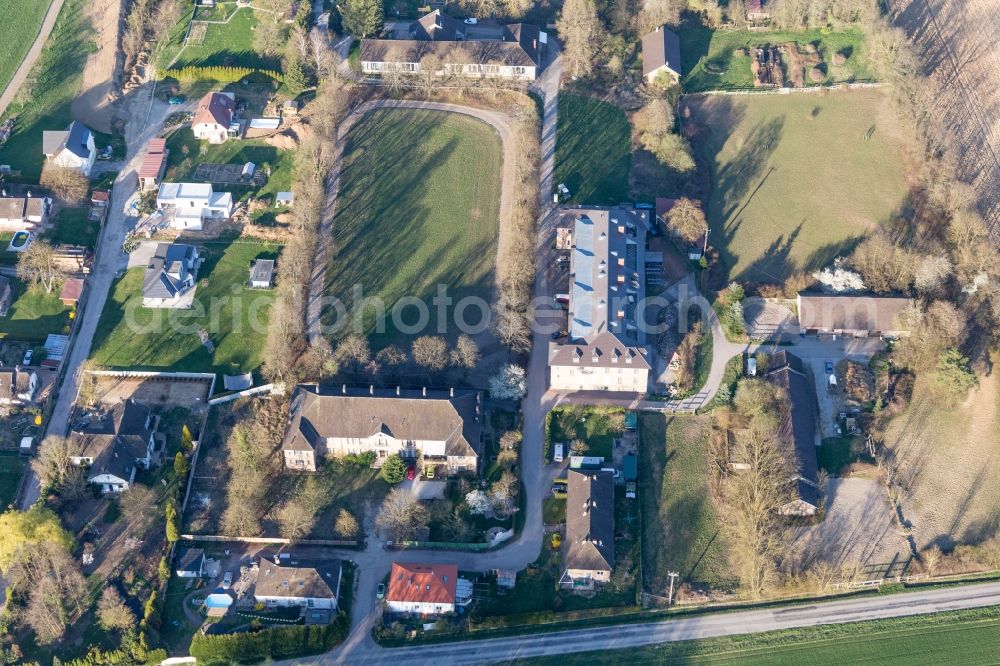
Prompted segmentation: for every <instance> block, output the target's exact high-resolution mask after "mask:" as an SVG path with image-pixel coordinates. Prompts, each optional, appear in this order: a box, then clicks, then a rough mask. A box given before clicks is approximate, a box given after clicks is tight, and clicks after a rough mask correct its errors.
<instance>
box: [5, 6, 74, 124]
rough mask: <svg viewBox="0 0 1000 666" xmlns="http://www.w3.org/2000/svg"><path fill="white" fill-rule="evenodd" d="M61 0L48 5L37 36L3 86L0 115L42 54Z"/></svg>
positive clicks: (54, 22) (57, 16) (12, 99)
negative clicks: (5, 85)
mask: <svg viewBox="0 0 1000 666" xmlns="http://www.w3.org/2000/svg"><path fill="white" fill-rule="evenodd" d="M62 6H63V0H53V1H52V4H51V5H49V11H47V12H46V13H45V19H44V20H43V21H42V27H41V28H39V29H38V36H37V37H35V42H34V44H32V45H31V48H30V49H28V52H27V53H26V54H25V56H24V60H22V61H21V66H20V67H18V68H17V71H16V72H14V76H13V77H12V78H11V80H10V81H9V82H8V83H7V87H6V88H4V91H3V94H2V95H0V116H2V115H3V113H4V111H6V110H7V107H8V106H10V103H11V102H13V101H14V97H15V96H16V95H17V91H18V88H20V87H21V84H22V83H24V80H25V79H27V78H28V73H29V72H31V68H32V67H34V66H35V61H37V60H38V56H40V55H41V54H42V49H43V48H45V42H46V41H48V39H49V35H50V34H52V28H54V27H55V25H56V19H58V18H59V12H60V11H61V10H62Z"/></svg>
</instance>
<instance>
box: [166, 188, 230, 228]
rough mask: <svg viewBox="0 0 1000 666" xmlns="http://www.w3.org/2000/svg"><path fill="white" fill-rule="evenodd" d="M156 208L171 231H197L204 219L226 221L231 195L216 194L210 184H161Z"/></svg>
mask: <svg viewBox="0 0 1000 666" xmlns="http://www.w3.org/2000/svg"><path fill="white" fill-rule="evenodd" d="M156 207H157V208H159V209H160V210H162V211H163V212H164V213H166V214H167V216H168V217H169V219H170V226H172V227H173V228H174V229H180V230H182V231H183V230H189V231H200V230H201V228H202V224H203V223H204V221H205V220H226V219H229V217H230V216H231V215H232V214H233V195H232V194H231V193H230V192H216V191H215V190H213V189H212V184H211V183H163V184H162V185H160V190H159V192H158V193H157V195H156Z"/></svg>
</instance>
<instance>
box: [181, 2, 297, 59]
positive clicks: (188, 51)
mask: <svg viewBox="0 0 1000 666" xmlns="http://www.w3.org/2000/svg"><path fill="white" fill-rule="evenodd" d="M231 7H232V6H231V5H227V11H226V12H225V14H224V13H223V12H222V10H221V9H220V8H216V9H215V10H211V11H210V12H209V13H204V12H205V10H202V9H199V10H198V15H197V17H195V18H196V20H209V21H221V20H224V16H228V15H229V14H230V13H231V11H228V10H231ZM187 22H188V21H187V18H186V17H185V19H184V20H183V21H182V23H184V24H186V23H187ZM203 25H204V27H202V26H203ZM256 26H257V17H256V16H255V15H254V12H253V10H252V9H247V8H240V9H238V10H236V13H235V14H232V18H231V19H230V20H229V22H228V23H212V24H207V25H205V24H198V23H196V24H195V26H194V27H193V28H192V31H191V37H190V38H189V39H188V45H187V47H186V48H185V49H184V50H183V51H181V52H180V56H179V57H178V58H177V60H176V62H174V65H173V67H174V68H176V69H181V68H184V67H189V66H196V67H219V66H226V67H254V68H259V69H280V65H281V62H280V57H277V56H269V55H266V54H264V53H261V52H259V51H257V50H256V49H255V48H254V43H253V42H254V39H253V33H254V28H255V27H256ZM183 37H184V33H183V32H182V33H180V40H181V41H182V40H183ZM168 49H169V46H168Z"/></svg>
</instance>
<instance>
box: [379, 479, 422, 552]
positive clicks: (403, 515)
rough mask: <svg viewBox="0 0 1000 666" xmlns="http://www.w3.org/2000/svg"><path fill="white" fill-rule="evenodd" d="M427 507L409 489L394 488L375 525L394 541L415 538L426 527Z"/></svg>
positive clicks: (383, 503) (385, 501) (386, 498)
mask: <svg viewBox="0 0 1000 666" xmlns="http://www.w3.org/2000/svg"><path fill="white" fill-rule="evenodd" d="M429 517H430V516H429V514H428V512H427V508H426V507H424V505H423V504H422V503H421V502H420V501H419V500H418V499H417V498H415V497H414V496H413V493H411V492H410V491H409V490H404V489H401V488H393V489H392V490H390V491H389V494H388V495H386V496H385V500H384V501H383V502H382V508H381V509H380V510H379V513H378V516H377V517H376V519H375V527H376V528H377V529H378V530H379V531H380V532H384V533H386V534H387V535H388V536H389V537H390V538H392V540H393V541H405V540H408V539H413V538H414V537H415V536H417V534H418V533H419V532H420V531H422V530H423V529H426V527H427V521H428V519H429Z"/></svg>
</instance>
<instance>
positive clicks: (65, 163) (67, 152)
mask: <svg viewBox="0 0 1000 666" xmlns="http://www.w3.org/2000/svg"><path fill="white" fill-rule="evenodd" d="M42 153H43V154H44V155H45V159H47V160H48V161H49V163H51V164H54V165H55V166H59V167H65V168H68V169H79V170H80V171H81V172H83V175H85V176H89V175H90V170H91V169H93V168H94V160H95V159H97V146H96V145H94V133H93V132H91V131H90V129H89V128H88V127H87V126H86V125H84V124H83V123H78V122H76V121H75V120H74V121H73V122H71V123H70V124H69V127H67V128H66V129H65V130H63V131H61V132H55V131H45V132H42Z"/></svg>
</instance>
